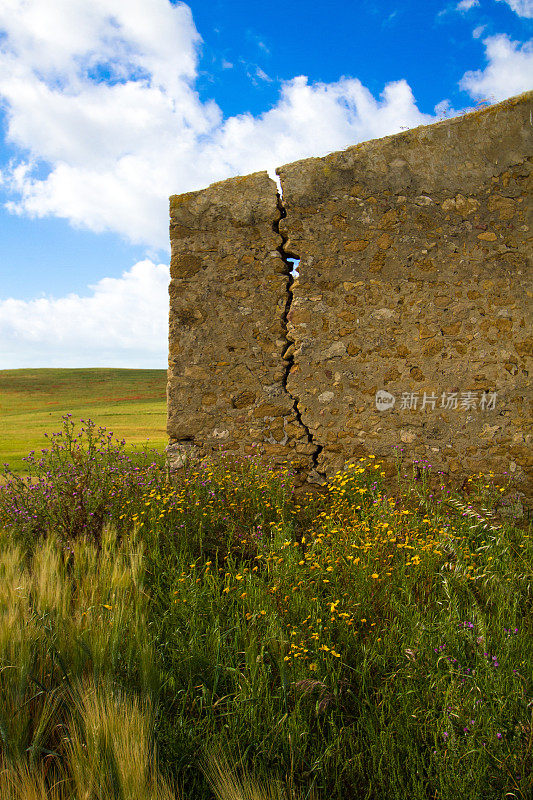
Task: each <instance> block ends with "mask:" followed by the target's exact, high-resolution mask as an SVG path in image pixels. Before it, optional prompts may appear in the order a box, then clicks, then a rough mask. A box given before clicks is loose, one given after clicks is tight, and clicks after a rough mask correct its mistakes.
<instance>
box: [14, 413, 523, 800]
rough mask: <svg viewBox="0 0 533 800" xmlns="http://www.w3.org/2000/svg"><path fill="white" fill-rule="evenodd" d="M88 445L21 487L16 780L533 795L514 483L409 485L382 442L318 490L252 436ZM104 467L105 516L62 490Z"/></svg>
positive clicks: (145, 788) (221, 794)
mask: <svg viewBox="0 0 533 800" xmlns="http://www.w3.org/2000/svg"><path fill="white" fill-rule="evenodd" d="M67 423H68V421H67ZM98 436H100V437H101V438H102V439H103V440H104V441H105V437H106V432H105V431H101V432H100V433H99V434H98ZM56 439H58V437H56ZM63 444H64V442H63V441H60V443H59V445H58V446H63ZM98 446H99V445H98ZM87 453H88V450H87V448H86V447H85V448H84V447H83V446H82V445H80V447H79V448H78V447H77V446H76V447H75V448H74V452H73V454H72V456H69V455H68V453H66V454H65V451H62V456H61V458H63V459H66V461H67V462H68V463H67V465H65V463H64V462H62V463H61V468H59V467H58V468H57V469H55V468H50V460H47V459H48V455H47V454H43V459H42V461H43V465H42V467H41V468H40V469H41V470H42V474H39V475H37V476H36V477H37V482H36V483H34V484H33V486H36V487H37V488H36V489H32V490H30V491H28V490H27V488H26V487H27V483H24V484H22V483H20V482H17V480H16V479H15V480H12V481H11V483H9V484H8V486H7V488H6V489H5V490H4V491H3V492H2V493H0V519H1V520H2V522H3V525H4V528H5V530H4V533H3V534H2V536H1V538H0V613H1V615H2V617H1V624H0V736H1V750H2V754H3V760H4V765H5V768H6V770H7V772H6V773H5V775H8V776H9V777H8V778H5V780H6V781H7V782H8V783H6V786H7V785H13V786H15V788H14V789H9V791H12V792H16V791H18V790H17V789H16V786H17V785H18V784H17V781H19V782H20V781H21V780H29V781H33V783H34V784H35V786H34V788H33V789H32V791H33V792H34V794H33V795H31V794H28V797H32V796H35V797H40V796H43V795H42V792H43V791H44V788H43V787H47V789H46V790H47V791H49V792H51V793H52V794H50V796H53V792H56V795H57V796H58V797H61V800H62V798H63V797H73V798H78V797H87V798H92V797H95V798H100V797H101V798H102V800H104V798H106V800H107V798H108V797H117V798H119V797H120V798H122V797H124V798H129V797H134V796H135V797H139V798H143V797H145V796H147V797H148V796H153V797H158V796H161V797H171V796H174V794H176V793H177V790H175V789H174V788H172V787H173V786H174V784H177V785H178V786H179V787H180V791H179V795H180V797H181V798H191V800H192V798H194V799H195V800H196V798H198V800H202V798H206V800H207V798H213V797H217V798H221V799H222V800H230V799H231V800H252V798H253V800H263V798H270V797H273V798H274V797H276V798H284V797H286V798H287V800H289V799H290V800H295V799H296V798H298V799H299V800H303V798H308V800H309V799H310V798H313V800H319V798H326V797H327V798H328V800H329V798H332V800H333V798H338V799H339V800H340V798H351V797H354V798H368V799H369V800H371V799H373V798H376V799H377V798H379V799H380V800H382V799H383V798H384V799H386V798H391V800H392V799H394V800H398V798H399V799H400V800H401V799H402V798H414V799H415V800H427V798H439V800H440V799H442V800H457V798H462V797H464V798H469V800H470V799H471V800H491V798H501V797H504V796H506V797H515V798H524V799H525V798H528V797H529V796H530V794H531V791H532V789H533V782H532V779H531V772H532V770H531V767H532V750H533V732H532V708H533V705H532V699H531V698H532V687H533V680H532V670H531V665H532V663H533V644H532V642H533V637H532V635H531V634H532V633H533V621H532V620H533V615H532V614H531V611H532V597H533V591H532V574H533V572H532V536H531V530H530V528H528V527H527V525H525V524H524V523H521V524H518V523H516V522H515V521H514V520H509V519H508V518H500V517H499V515H498V508H499V502H500V501H499V500H497V498H498V497H500V495H501V494H502V493H501V492H500V489H501V488H502V487H498V486H496V485H494V483H493V481H492V480H491V479H490V478H489V479H488V480H483V481H482V480H481V476H476V477H473V479H472V482H470V484H469V487H468V489H469V494H468V496H461V495H453V494H449V493H448V492H447V491H444V490H442V491H440V492H439V491H435V490H434V489H430V486H431V485H433V484H432V483H431V480H429V478H428V476H427V474H426V475H423V480H420V479H419V478H420V476H419V475H417V476H416V478H417V479H416V480H415V481H413V482H412V483H410V484H407V485H404V486H403V488H402V491H401V493H398V492H394V491H393V490H392V488H391V487H389V486H388V485H387V484H386V476H385V473H384V471H383V469H382V467H381V465H380V464H379V463H378V462H377V459H374V458H372V457H369V458H366V459H361V460H360V461H358V462H356V463H354V464H351V465H348V466H347V467H346V469H345V470H344V471H343V472H341V473H339V474H338V475H336V476H335V477H334V478H333V479H332V480H331V481H330V482H329V484H328V486H327V487H326V488H325V490H324V491H321V492H320V493H315V494H312V495H307V496H305V495H301V494H300V495H296V494H295V492H294V488H293V483H292V477H291V475H290V474H289V473H288V472H285V473H283V472H282V473H276V472H274V471H273V470H271V469H268V468H265V467H262V466H260V465H259V464H258V463H256V462H255V461H254V460H253V459H248V460H247V461H244V462H238V461H232V460H230V459H228V458H226V459H224V458H220V459H217V460H216V461H213V462H201V463H193V464H190V466H189V468H188V469H187V470H185V471H184V473H183V474H182V476H181V477H180V478H174V479H172V480H170V479H169V476H168V475H167V473H166V469H165V467H164V465H163V464H161V463H158V462H157V461H156V460H154V461H152V462H147V463H145V464H144V465H143V467H142V468H140V467H139V466H138V465H137V466H136V465H134V464H131V462H130V466H129V467H127V465H126V462H125V461H123V460H122V455H121V450H120V447H118V446H117V447H115V445H112V446H106V447H105V448H103V449H102V452H101V454H100V455H99V456H98V457H97V458H96V459H94V460H92V461H88V460H87V457H86V456H87ZM53 455H54V454H53V449H52V452H51V456H53ZM69 458H70V462H69ZM87 472H89V473H92V477H91V478H90V481H92V483H91V484H90V485H91V486H94V487H96V486H97V485H98V480H99V478H98V475H100V476H102V487H103V488H102V491H101V493H100V500H99V502H100V503H101V506H100V508H101V514H100V516H99V518H98V519H99V523H98V525H97V524H96V522H93V523H91V522H90V514H91V511H92V509H93V508H94V506H93V505H91V504H90V503H88V502H87V503H85V504H82V505H81V512H80V510H79V509H80V503H79V495H77V494H74V493H71V495H69V494H68V492H66V491H63V489H64V488H65V486H72V485H73V482H74V485H76V481H77V482H79V480H80V478H81V477H83V475H85V474H87ZM56 473H57V476H56ZM65 476H67V479H65ZM117 476H119V477H117ZM39 479H42V480H41V481H40V480H39ZM106 481H107V482H106ZM87 485H88V484H87ZM473 486H474V487H476V486H477V487H478V489H479V496H478V498H477V499H479V500H480V502H479V503H478V502H477V499H476V495H475V494H474V493H473V491H472V487H473ZM49 487H51V488H49ZM91 491H92V490H91ZM95 491H96V488H95ZM476 491H477V490H476ZM95 502H96V501H95ZM65 508H66V509H67V511H69V509H70V511H69V513H70V514H71V517H70V518H72V514H73V512H74V510H75V509H77V513H78V514H79V516H78V517H77V519H78V521H81V524H79V522H78V523H77V525H76V526H75V527H70V528H69V529H68V531H67V529H66V528H65V525H64V524H63V526H62V524H61V518H62V517H63V515H64V513H65ZM30 512H31V513H30ZM84 522H85V526H84V524H83V523H84ZM56 530H57V531H58V533H54V531H56ZM156 750H157V758H156V756H155V752H156ZM9 782H10V783H9ZM32 785H33V784H32ZM54 786H55V787H56V788H55V789H53V788H52V787H54ZM97 787H101V789H98V788H97ZM39 791H41V795H39V794H38V792H39ZM83 791H85V792H86V794H85V795H84V794H82V792H83ZM99 791H100V792H101V793H100V794H98V792H99ZM6 792H7V789H6ZM135 792H137V794H135ZM150 793H151V794H150ZM173 793H174V794H173ZM0 794H1V792H0ZM6 796H11V795H7V794H6ZM13 797H18V795H16V794H13Z"/></svg>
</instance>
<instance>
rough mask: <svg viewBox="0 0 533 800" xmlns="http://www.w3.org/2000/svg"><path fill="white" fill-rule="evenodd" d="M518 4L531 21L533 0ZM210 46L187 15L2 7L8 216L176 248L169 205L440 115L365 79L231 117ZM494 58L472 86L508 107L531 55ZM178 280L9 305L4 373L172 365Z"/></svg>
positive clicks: (491, 43)
mask: <svg viewBox="0 0 533 800" xmlns="http://www.w3.org/2000/svg"><path fill="white" fill-rule="evenodd" d="M474 5H476V2H475V0H474V2H472V0H462V2H461V3H459V6H460V7H461V9H462V10H465V11H466V10H468V8H470V7H473V6H474ZM509 5H511V7H513V8H514V10H516V11H517V13H522V14H523V15H524V16H527V10H528V7H529V6H530V4H529V3H526V2H525V0H509ZM200 44H201V38H200V35H199V33H198V31H197V30H196V27H195V25H194V21H193V18H192V14H191V11H190V9H189V7H188V6H187V5H185V4H184V3H176V4H171V3H170V2H168V0H128V2H127V3H126V2H124V0H91V2H87V0H2V2H1V3H0V103H1V104H2V107H3V108H4V109H5V112H6V120H7V131H6V136H7V140H8V141H9V143H10V145H11V147H12V149H13V152H15V153H18V156H17V157H14V158H13V160H12V161H11V162H10V163H9V164H7V165H5V166H4V169H3V170H1V171H0V185H1V186H2V188H3V190H4V192H5V193H6V194H7V196H8V198H9V199H8V207H9V209H10V210H11V211H12V212H13V213H20V214H27V215H33V216H36V217H46V216H54V217H60V218H63V219H66V220H68V221H69V222H70V223H71V224H72V225H74V226H80V227H84V228H86V229H89V230H92V231H95V232H101V231H113V232H115V233H118V234H120V235H122V236H123V237H124V238H125V239H127V240H129V241H131V242H133V243H137V244H143V245H146V246H147V247H150V248H155V250H156V251H158V250H161V249H166V248H167V246H168V244H167V243H168V228H167V219H168V216H167V215H168V205H167V203H168V200H167V198H168V195H169V194H172V193H174V192H184V191H190V190H193V189H197V188H201V187H203V186H206V185H208V184H209V183H211V182H213V181H215V180H221V179H223V178H227V177H230V176H232V175H237V174H245V173H248V172H253V171H255V170H259V169H269V170H273V168H274V167H275V166H278V165H280V164H283V163H286V162H288V161H292V160H295V159H298V158H305V157H308V156H314V155H322V154H325V153H327V152H330V151H332V150H335V149H340V148H343V147H345V146H347V145H349V144H353V143H355V142H357V141H363V140H365V139H371V138H375V137H380V136H385V135H387V134H391V133H395V132H398V131H399V130H401V129H405V128H409V127H413V126H416V125H420V124H424V123H429V122H432V121H433V120H434V119H436V118H437V116H436V115H435V116H432V115H428V114H423V113H421V112H420V111H419V109H418V108H417V105H416V102H415V100H414V97H413V94H412V92H411V89H410V87H409V85H408V83H407V82H406V81H405V80H398V81H394V82H391V83H389V84H387V85H386V86H385V88H384V90H383V92H382V94H381V95H380V96H379V97H375V96H374V95H373V94H372V93H371V92H370V91H369V90H368V89H367V88H366V87H365V86H364V85H363V84H362V83H361V82H360V81H359V80H357V79H356V78H350V77H342V78H340V79H339V80H338V81H336V82H333V83H328V84H326V83H311V82H309V80H308V79H307V78H306V77H305V76H298V77H295V78H293V79H292V80H290V81H287V82H285V83H284V84H282V86H281V89H280V94H279V98H278V101H277V103H276V104H275V105H274V107H272V108H271V109H270V110H268V111H266V112H265V113H263V114H261V115H258V116H253V115H252V114H247V113H245V114H240V115H237V116H233V117H230V118H227V119H224V117H223V114H222V112H221V110H220V108H219V107H218V105H217V104H216V103H215V102H214V101H208V102H206V101H203V100H202V99H201V98H200V97H199V95H198V93H197V91H196V89H195V81H196V78H197V74H198V48H199V46H200ZM485 46H486V55H487V67H486V68H485V69H484V70H482V71H477V72H471V73H467V74H466V75H465V76H464V78H463V81H462V86H463V88H465V89H466V90H467V91H468V92H469V93H470V94H471V96H472V97H473V98H476V99H478V98H480V97H487V96H488V97H492V98H494V99H495V100H498V99H501V98H503V97H506V96H509V95H511V94H514V93H516V92H519V91H522V90H524V89H525V88H527V82H528V77H529V76H530V75H531V74H532V73H531V49H529V46H527V45H524V46H520V45H519V44H517V43H515V42H511V41H510V40H509V39H508V38H507V37H505V36H495V37H492V38H490V39H487V40H485ZM257 77H258V79H262V80H267V78H268V76H267V75H266V74H263V75H258V76H257ZM441 106H442V104H441ZM446 108H448V106H446ZM448 110H449V109H448ZM441 111H442V108H441ZM438 113H439V109H437V114H438ZM446 113H447V112H446ZM167 277H168V276H167V273H166V272H165V268H164V267H163V266H161V265H155V264H153V263H151V262H148V261H146V262H141V263H140V264H137V265H135V266H134V267H133V268H132V270H131V271H130V272H129V273H126V274H125V275H124V276H123V277H122V278H121V279H115V280H112V279H108V280H107V281H102V282H100V283H99V284H98V285H97V286H95V287H93V288H92V290H91V291H92V293H91V294H90V295H88V296H87V297H79V296H76V295H70V296H68V297H64V298H60V299H57V298H56V299H52V298H43V299H37V300H34V301H31V302H30V303H24V302H21V301H18V300H14V299H11V300H6V301H4V302H3V303H1V304H0V335H1V337H2V339H1V340H0V341H1V347H2V348H3V353H4V355H3V359H4V366H5V365H6V364H11V363H12V362H13V363H14V362H15V361H16V362H17V364H18V365H19V366H20V365H21V359H22V358H23V357H22V355H21V353H24V354H26V353H27V356H26V355H24V358H25V359H26V361H27V363H28V364H35V363H43V361H42V358H46V361H45V363H47V364H50V365H52V364H55V363H57V364H61V365H67V364H69V363H72V364H75V365H80V364H81V363H84V364H85V363H92V364H96V363H100V364H102V363H106V364H111V363H118V360H117V359H120V363H121V364H130V365H133V364H138V365H142V363H144V361H146V363H147V364H148V363H150V364H154V363H158V362H159V360H160V359H162V362H161V363H163V362H164V358H163V354H164V352H165V350H166V302H167V298H166V288H165V285H166V282H167ZM21 320H23V322H21ZM17 353H18V356H17V357H16V354H17ZM37 353H39V354H40V361H39V360H38V358H37ZM67 353H71V354H72V356H68V355H67ZM97 353H99V354H100V356H99V357H98V358H96V356H95V354H97ZM113 354H114V355H113Z"/></svg>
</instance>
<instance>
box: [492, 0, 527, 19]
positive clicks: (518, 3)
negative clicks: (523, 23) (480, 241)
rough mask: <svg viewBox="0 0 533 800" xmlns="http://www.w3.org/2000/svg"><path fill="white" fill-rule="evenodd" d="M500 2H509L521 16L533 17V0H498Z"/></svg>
mask: <svg viewBox="0 0 533 800" xmlns="http://www.w3.org/2000/svg"><path fill="white" fill-rule="evenodd" d="M498 2H499V3H507V5H508V6H509V7H510V8H511V9H512V10H513V11H514V12H515V14H518V16H519V17H527V18H528V19H531V18H532V17H533V0H498Z"/></svg>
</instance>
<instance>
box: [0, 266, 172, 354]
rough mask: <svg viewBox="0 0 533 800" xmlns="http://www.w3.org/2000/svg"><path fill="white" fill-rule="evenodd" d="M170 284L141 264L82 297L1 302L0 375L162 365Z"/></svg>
mask: <svg viewBox="0 0 533 800" xmlns="http://www.w3.org/2000/svg"><path fill="white" fill-rule="evenodd" d="M168 283H169V269H168V266H167V265H166V264H154V263H153V262H152V261H149V260H145V261H139V262H138V263H137V264H135V265H134V266H133V267H132V268H131V270H129V271H127V272H124V274H123V275H122V277H121V278H103V279H102V280H101V281H99V282H98V283H97V284H95V285H94V286H89V290H90V293H88V294H87V296H84V297H82V296H80V295H77V294H69V295H67V296H66V297H58V298H53V297H42V298H38V299H35V300H28V301H24V300H16V299H14V298H9V299H7V300H3V301H0V369H15V368H20V367H35V366H36V365H38V366H42V367H96V366H98V367H137V368H142V367H160V368H164V367H166V363H167V336H168V324H167V320H168Z"/></svg>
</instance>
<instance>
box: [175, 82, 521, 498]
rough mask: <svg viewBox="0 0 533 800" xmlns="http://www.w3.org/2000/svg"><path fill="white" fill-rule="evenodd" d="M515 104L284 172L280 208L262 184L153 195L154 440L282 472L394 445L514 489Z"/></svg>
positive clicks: (238, 181) (517, 368) (387, 450)
mask: <svg viewBox="0 0 533 800" xmlns="http://www.w3.org/2000/svg"><path fill="white" fill-rule="evenodd" d="M531 106H532V95H531V93H529V94H526V95H521V96H520V97H518V98H512V99H510V100H508V101H505V102H504V103H501V104H499V105H497V106H492V107H489V108H487V109H483V110H481V111H478V112H475V113H473V114H469V115H465V116H463V117H459V118H456V119H452V120H446V121H444V122H441V123H437V124H435V125H431V126H425V127H421V128H417V129H414V130H411V131H406V132H404V133H401V134H398V135H396V136H390V137H386V138H384V139H379V140H375V141H371V142H365V143H362V144H360V145H356V146H354V147H350V148H348V149H347V150H345V151H342V152H339V153H332V154H330V155H329V156H326V157H325V158H317V159H306V160H304V161H300V162H295V163H293V164H287V165H285V166H283V167H280V168H279V169H278V170H277V173H278V175H279V177H280V180H281V184H282V186H283V202H282V203H280V200H279V198H278V191H277V187H276V184H275V183H274V182H273V181H271V180H270V179H269V178H268V175H267V174H266V173H256V174H255V175H249V176H245V177H242V178H235V179H231V180H229V181H223V182H222V183H219V184H214V185H213V186H210V187H208V188H207V189H205V190H203V191H200V192H192V193H189V194H186V195H180V196H177V197H173V198H171V244H172V259H171V285H170V295H171V312H170V339H169V383H168V396H169V404H168V408H169V417H168V431H169V435H170V437H171V442H172V443H174V446H177V447H181V446H182V445H179V444H178V443H179V442H180V441H182V442H183V441H184V440H185V439H187V440H188V441H189V443H190V446H191V447H195V448H197V450H198V451H199V452H201V453H203V452H209V451H211V450H215V449H219V448H220V447H223V448H224V449H226V450H230V451H231V452H235V453H236V454H239V455H249V454H252V453H254V452H258V453H260V455H261V457H263V458H265V459H267V460H269V461H271V462H272V461H273V462H274V463H276V464H281V463H283V462H288V463H289V464H290V465H291V466H292V467H293V469H294V470H295V472H296V473H297V474H298V475H299V476H300V477H302V478H303V476H304V475H313V474H314V475H315V476H316V472H318V473H321V474H325V475H326V476H329V475H331V474H332V473H333V472H335V471H336V470H337V469H339V468H341V467H342V466H343V464H344V463H345V462H346V461H348V460H351V459H356V458H359V457H362V456H365V455H368V454H373V455H376V456H379V457H383V458H384V459H385V460H387V459H389V460H390V461H392V455H393V452H394V448H395V447H398V446H399V447H401V448H403V451H404V458H405V460H406V461H407V462H409V461H413V462H414V461H418V462H419V463H424V462H426V463H428V464H432V465H433V468H434V469H435V470H442V471H443V472H445V473H448V474H449V475H450V476H452V477H456V478H457V479H458V480H462V478H463V477H464V475H465V474H471V473H476V472H487V471H488V470H492V471H494V472H495V473H496V475H503V473H505V472H507V473H511V474H513V475H514V476H515V477H516V478H517V480H518V482H519V483H520V485H521V486H522V487H525V485H526V480H527V476H528V475H529V474H530V472H531V462H532V457H531V452H532V451H531V440H530V432H529V430H528V425H529V420H530V414H529V405H528V403H529V399H530V373H531V353H532V350H533V343H532V340H531V335H530V329H531V303H530V298H531V296H532V294H531V283H530V274H531V273H530V256H531V178H530V174H531V151H532V148H531V135H532V130H533V129H532V126H531V121H530V113H531ZM273 223H274V225H273ZM280 239H281V242H280ZM296 254H298V256H300V258H301V263H300V268H299V271H300V276H299V278H298V279H297V280H293V279H292V277H291V275H290V272H291V270H290V259H291V258H294V257H296ZM528 293H529V294H528ZM379 392H381V393H384V394H382V395H381V396H382V397H385V399H386V402H385V403H384V404H382V405H381V406H380V407H378V404H377V403H376V397H377V394H378V393H379ZM387 398H388V399H387ZM487 398H489V399H487ZM493 401H494V402H493ZM387 403H388V405H387ZM491 403H492V404H491Z"/></svg>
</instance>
